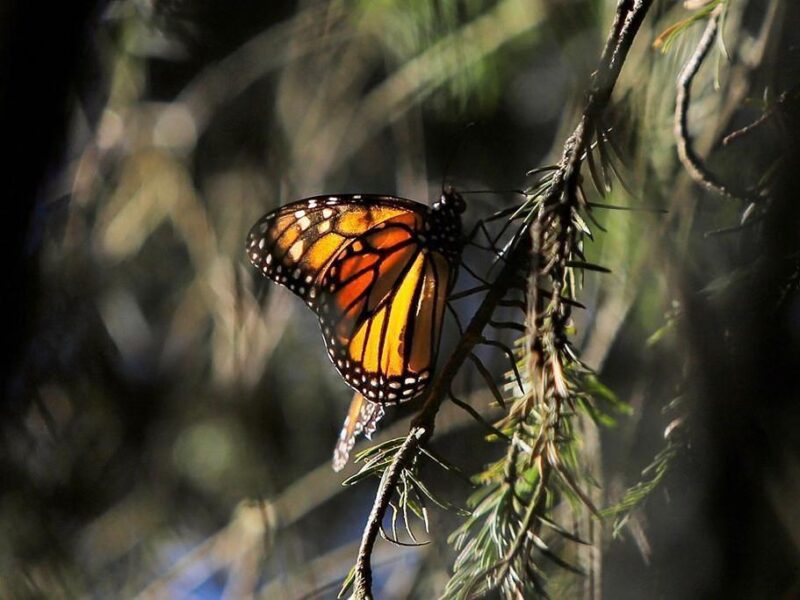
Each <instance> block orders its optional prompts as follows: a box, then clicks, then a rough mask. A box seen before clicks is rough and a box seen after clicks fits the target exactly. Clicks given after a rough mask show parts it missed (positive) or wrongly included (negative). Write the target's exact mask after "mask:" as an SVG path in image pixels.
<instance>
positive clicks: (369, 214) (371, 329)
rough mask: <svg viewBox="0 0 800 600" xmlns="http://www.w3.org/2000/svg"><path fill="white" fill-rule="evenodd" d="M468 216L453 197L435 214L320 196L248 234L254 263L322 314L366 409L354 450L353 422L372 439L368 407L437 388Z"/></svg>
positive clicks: (340, 364)
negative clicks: (463, 226)
mask: <svg viewBox="0 0 800 600" xmlns="http://www.w3.org/2000/svg"><path fill="white" fill-rule="evenodd" d="M464 208H465V204H464V201H463V199H462V198H461V196H460V195H458V194H457V193H456V192H455V191H453V190H452V189H448V190H445V191H444V192H443V193H442V195H441V197H440V199H439V200H438V201H437V202H436V203H434V204H433V206H430V207H429V206H427V205H424V204H421V203H418V202H414V201H411V200H406V199H403V198H397V197H395V196H383V195H373V194H361V195H357V194H356V195H338V196H314V197H311V198H306V199H303V200H299V201H297V202H293V203H291V204H287V205H285V206H283V207H280V208H278V209H277V210H274V211H272V212H270V213H268V214H266V215H264V217H262V218H261V219H260V220H259V221H258V222H257V223H256V224H255V225H254V226H253V228H252V229H251V231H250V234H249V236H248V239H247V254H248V258H249V259H250V262H251V263H252V264H253V266H254V267H255V268H256V269H258V270H259V271H260V272H261V273H262V274H263V275H264V276H266V277H268V278H270V279H272V280H273V281H275V282H277V283H279V284H281V285H284V286H286V287H287V288H289V289H290V290H291V291H292V292H294V293H295V294H296V295H298V296H299V297H301V298H302V299H303V300H304V301H305V302H306V304H307V305H308V306H309V308H311V310H313V311H314V312H315V313H316V314H317V316H318V318H319V322H320V328H321V329H322V336H323V339H324V341H325V345H326V347H327V350H328V355H329V357H330V359H331V361H332V362H333V364H334V365H335V366H336V368H337V370H338V371H339V373H340V374H341V375H342V377H343V378H344V380H345V381H346V382H347V384H348V385H349V386H350V387H351V388H353V389H354V390H355V391H356V392H358V393H359V394H360V395H361V396H362V397H363V398H364V399H366V400H368V401H369V402H367V403H363V402H362V405H361V407H360V408H359V407H356V408H358V411H357V412H358V414H359V415H360V416H354V415H352V413H353V409H351V416H350V417H349V421H350V422H351V427H350V428H349V429H348V426H347V423H346V424H345V429H346V430H348V435H349V436H350V437H349V438H348V444H349V445H352V441H351V438H352V435H353V432H354V431H355V432H356V433H357V432H358V430H359V428H358V427H355V425H356V423H358V424H360V425H361V428H360V429H362V430H364V431H365V432H366V433H369V432H370V426H371V427H372V429H374V422H375V421H376V420H377V419H378V418H380V415H381V414H382V413H383V411H382V409H380V410H378V408H376V407H372V406H369V405H370V404H373V405H374V404H378V405H381V406H382V405H384V404H396V403H399V402H403V401H406V400H410V399H411V398H413V397H415V396H417V395H419V394H420V393H422V392H423V391H424V390H425V388H426V387H427V385H428V383H429V382H430V379H431V375H432V371H433V367H434V365H435V362H436V356H437V352H438V347H439V338H440V336H441V329H442V323H443V321H444V309H445V305H446V301H447V296H448V294H449V292H450V291H451V289H452V287H453V285H454V283H455V279H456V275H457V272H458V265H459V262H460V257H461V251H462V248H463V245H464V240H463V234H462V230H461V213H462V212H463V211H464ZM343 434H344V432H343ZM347 449H348V450H349V447H348V448H347Z"/></svg>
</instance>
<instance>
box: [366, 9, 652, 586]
mask: <svg viewBox="0 0 800 600" xmlns="http://www.w3.org/2000/svg"><path fill="white" fill-rule="evenodd" d="M652 1H653V0H620V2H619V4H618V5H617V10H616V16H615V20H614V24H613V25H612V29H611V33H610V35H609V37H608V40H607V41H606V44H605V47H604V49H603V53H602V55H601V60H600V65H599V67H598V69H597V71H596V72H595V73H594V74H593V77H592V83H591V87H590V90H589V94H588V96H587V99H586V104H585V107H584V110H583V113H582V116H581V119H580V121H579V123H578V125H577V127H576V128H575V131H574V132H573V133H572V135H571V136H570V137H569V138H568V139H567V141H566V142H565V144H564V151H563V154H562V159H561V161H560V163H559V166H558V169H557V170H556V172H555V174H554V175H553V178H552V180H551V183H550V185H549V188H548V190H547V192H546V193H545V198H544V202H543V205H544V206H545V207H547V211H546V212H548V213H550V214H554V213H555V212H558V213H560V214H561V215H563V214H567V215H569V214H570V213H569V210H571V209H572V206H571V203H570V202H568V201H564V202H562V201H561V200H562V199H564V198H566V199H570V198H571V199H577V198H578V195H577V193H576V188H577V186H578V180H579V176H580V166H581V162H582V156H583V155H584V154H585V152H586V150H587V148H588V147H589V145H590V143H591V139H592V136H593V135H594V132H595V125H596V124H597V120H598V117H599V116H600V115H601V114H602V112H603V110H604V109H605V107H606V106H607V104H608V101H609V98H610V96H611V92H612V90H613V88H614V85H615V83H616V81H617V79H618V77H619V73H620V71H621V69H622V65H623V64H624V62H625V59H626V57H627V55H628V51H629V50H630V48H631V45H632V44H633V40H634V38H635V37H636V34H637V32H638V31H639V27H640V26H641V24H642V21H643V20H644V17H645V14H646V13H647V11H648V9H649V8H650V6H651V5H652ZM575 201H577V200H575ZM559 207H560V208H559ZM564 207H566V209H567V210H566V212H565V211H564ZM551 211H552V212H551ZM537 224H539V223H538V220H537ZM535 226H536V224H535V225H534V229H535ZM531 243H532V236H531V231H530V230H529V229H527V228H526V230H525V231H524V232H523V234H522V235H521V236H519V237H518V238H517V240H516V243H515V244H514V245H513V247H512V248H510V249H509V251H508V255H507V260H506V262H505V263H504V264H503V268H502V270H501V271H500V273H499V275H498V276H497V278H496V279H495V281H494V282H493V284H492V286H491V287H489V289H488V291H487V293H486V296H484V298H483V301H482V302H481V305H480V307H479V308H478V310H477V312H476V313H475V316H474V317H473V318H472V320H471V321H470V323H469V325H468V326H467V328H466V329H465V331H464V334H463V335H462V337H461V339H460V340H459V343H458V345H457V346H456V349H455V350H454V352H453V353H452V354H451V356H450V357H449V359H448V360H447V361H446V363H445V364H444V366H443V367H442V369H441V371H440V372H439V373H438V375H437V377H436V379H435V380H434V382H433V385H432V386H431V389H430V391H429V393H428V396H427V398H426V400H425V402H424V404H423V406H422V409H421V410H420V412H419V414H418V415H417V416H416V418H415V419H414V421H413V422H412V424H411V429H410V431H409V434H408V436H407V437H406V439H405V441H404V442H403V444H402V446H401V447H400V448H399V450H398V451H397V452H396V453H395V455H394V457H393V460H392V463H391V464H390V466H389V467H388V468H387V469H386V471H385V472H384V475H383V477H382V478H381V483H380V486H379V489H378V492H377V494H376V497H375V502H374V504H373V507H372V510H371V512H370V515H369V518H368V521H367V524H366V527H365V529H364V533H363V536H362V540H361V546H360V548H359V553H358V558H357V561H356V566H355V580H354V592H355V597H356V598H359V599H368V598H372V589H371V588H372V571H371V567H370V556H371V554H372V550H373V547H374V545H375V541H376V539H377V536H378V535H379V532H380V529H381V524H382V521H383V517H384V515H385V514H386V511H387V509H388V507H389V503H390V500H391V497H392V494H393V493H394V490H395V487H396V485H397V483H398V480H399V479H400V475H401V473H402V471H403V469H404V468H405V467H406V466H407V465H408V464H409V462H410V461H411V460H412V459H413V457H414V456H415V455H416V453H417V451H418V449H419V448H420V447H421V446H423V445H424V444H425V443H426V442H427V441H428V440H429V439H430V437H431V436H432V435H433V430H434V422H435V418H436V414H437V412H438V410H439V407H440V405H441V403H442V401H443V399H444V398H445V397H446V395H447V393H448V391H449V389H450V383H451V382H452V380H453V378H454V377H455V375H456V374H457V372H458V370H459V369H460V368H461V366H462V364H463V363H464V362H465V361H466V360H467V358H468V357H469V355H470V353H471V352H472V349H473V348H474V347H475V346H476V345H477V344H478V343H480V342H481V340H482V339H483V335H482V332H483V330H484V328H485V327H486V325H487V324H488V323H489V320H490V319H491V317H492V315H493V313H494V310H495V308H496V307H497V305H498V304H499V302H500V301H501V300H502V299H503V297H504V295H505V293H506V292H507V291H508V289H509V288H510V287H511V285H512V284H513V283H514V281H515V279H517V271H518V264H519V262H520V260H523V259H526V258H527V256H528V255H529V254H530V252H531ZM534 288H535V286H534ZM543 462H546V461H543ZM537 504H538V503H537Z"/></svg>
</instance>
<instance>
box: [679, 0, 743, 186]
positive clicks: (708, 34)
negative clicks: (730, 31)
mask: <svg viewBox="0 0 800 600" xmlns="http://www.w3.org/2000/svg"><path fill="white" fill-rule="evenodd" d="M722 8H723V5H722V4H720V5H718V6H717V7H716V8H715V9H714V10H713V11H712V12H711V15H710V17H709V19H708V23H707V24H706V29H705V31H703V35H702V37H701V38H700V41H699V42H698V44H697V48H695V50H694V52H693V53H692V56H691V57H690V58H689V60H688V61H687V63H686V65H685V66H684V67H683V69H682V70H681V73H680V75H679V76H678V83H677V95H676V97H675V126H674V127H675V141H676V144H677V146H678V158H679V159H680V161H681V164H683V166H684V168H685V169H686V172H687V173H689V176H690V177H691V178H692V179H693V180H694V181H695V183H697V184H698V185H700V186H701V187H703V188H705V189H707V190H709V191H711V192H714V193H715V194H719V195H720V196H722V197H724V198H728V199H731V200H735V199H738V195H737V194H735V193H734V192H733V191H732V190H731V189H730V188H729V187H728V186H727V185H725V184H724V183H723V182H722V181H720V180H719V179H718V178H717V177H716V176H715V175H714V174H713V173H711V172H710V171H709V170H708V169H707V168H706V166H705V165H704V164H703V161H702V160H701V159H700V157H699V156H698V155H697V153H696V152H695V151H694V148H693V147H692V143H691V140H690V139H689V125H688V118H689V103H690V102H691V97H692V96H691V91H692V82H693V81H694V78H695V76H696V75H697V72H698V71H699V70H700V67H701V65H702V64H703V62H704V61H705V59H706V57H708V53H709V51H710V50H711V46H712V45H713V43H714V39H715V38H716V36H717V28H718V27H719V19H720V15H721V14H722Z"/></svg>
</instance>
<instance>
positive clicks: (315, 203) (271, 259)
mask: <svg viewBox="0 0 800 600" xmlns="http://www.w3.org/2000/svg"><path fill="white" fill-rule="evenodd" d="M359 198H360V196H341V197H339V196H320V197H315V198H308V199H305V200H302V201H300V202H294V203H292V204H288V205H286V206H283V207H281V208H279V209H278V210H275V211H273V212H271V213H269V214H267V215H265V216H264V217H263V218H261V219H260V220H259V221H258V222H257V223H256V224H255V225H254V226H253V228H252V229H251V230H250V234H249V235H248V239H247V246H246V247H247V255H248V257H249V259H250V262H251V263H252V264H253V266H255V267H256V268H257V269H258V270H259V271H261V272H262V273H263V274H264V275H266V276H267V277H269V278H270V279H272V280H273V281H275V282H277V283H280V284H282V285H285V286H286V287H288V288H289V289H290V290H291V291H293V292H294V293H296V294H297V295H298V296H300V297H301V298H303V299H304V300H305V301H306V303H307V304H308V305H309V306H311V307H312V308H315V305H316V301H315V298H316V297H317V292H318V288H319V285H320V283H321V280H322V276H323V275H324V274H325V273H326V271H327V267H328V266H329V265H330V264H331V263H332V262H333V260H334V259H335V258H336V257H337V256H338V255H339V253H340V252H341V251H342V250H343V249H344V248H346V247H347V246H349V245H351V244H353V243H354V242H355V240H356V239H357V238H359V237H361V236H363V235H364V234H369V232H370V230H371V229H373V228H375V227H380V226H381V224H382V223H385V222H387V221H389V220H392V219H399V221H398V222H399V223H403V224H405V225H406V226H407V227H409V228H410V227H419V226H421V223H422V216H421V215H419V214H417V212H415V211H414V209H413V208H412V204H411V203H410V202H409V201H403V200H400V199H395V198H388V199H387V203H386V204H372V203H360V202H358V201H357V200H358V199H359ZM356 243H360V242H356Z"/></svg>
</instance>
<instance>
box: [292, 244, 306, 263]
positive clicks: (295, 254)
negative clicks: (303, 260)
mask: <svg viewBox="0 0 800 600" xmlns="http://www.w3.org/2000/svg"><path fill="white" fill-rule="evenodd" d="M304 245H305V244H304V243H303V241H302V240H301V241H299V242H297V243H296V244H292V247H291V248H289V258H291V259H292V260H299V259H300V257H301V256H302V255H303V246H304Z"/></svg>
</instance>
